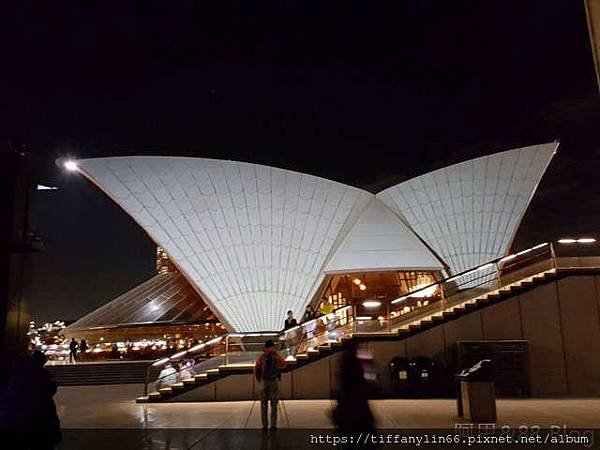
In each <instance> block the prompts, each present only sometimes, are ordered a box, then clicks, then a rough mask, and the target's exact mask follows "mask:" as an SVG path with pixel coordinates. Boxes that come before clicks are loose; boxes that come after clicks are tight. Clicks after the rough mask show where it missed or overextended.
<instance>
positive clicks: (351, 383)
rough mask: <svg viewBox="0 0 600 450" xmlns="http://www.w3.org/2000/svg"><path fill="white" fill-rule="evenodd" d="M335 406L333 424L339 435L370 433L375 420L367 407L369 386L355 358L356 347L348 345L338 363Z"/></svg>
mask: <svg viewBox="0 0 600 450" xmlns="http://www.w3.org/2000/svg"><path fill="white" fill-rule="evenodd" d="M339 380H340V385H339V390H338V391H337V392H336V400H337V405H336V407H335V409H334V410H333V415H332V418H333V422H334V424H335V427H336V429H337V430H338V431H339V432H340V433H341V434H344V433H357V432H359V433H360V432H369V431H372V430H373V428H374V426H375V420H374V418H373V414H372V413H371V408H370V407H369V396H370V391H371V388H370V385H369V383H368V382H367V380H366V379H365V377H364V372H363V367H362V364H361V362H360V360H359V359H358V357H357V356H356V345H355V344H353V343H352V344H350V346H349V347H348V348H347V349H346V350H345V352H344V353H343V355H342V358H341V361H340V373H339Z"/></svg>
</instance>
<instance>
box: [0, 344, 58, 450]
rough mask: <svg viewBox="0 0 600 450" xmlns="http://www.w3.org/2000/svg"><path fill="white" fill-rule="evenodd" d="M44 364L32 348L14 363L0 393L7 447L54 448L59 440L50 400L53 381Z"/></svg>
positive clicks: (1, 425) (0, 416)
mask: <svg viewBox="0 0 600 450" xmlns="http://www.w3.org/2000/svg"><path fill="white" fill-rule="evenodd" d="M45 363H46V355H44V354H43V353H42V352H39V351H35V352H34V353H33V354H32V356H31V357H25V358H21V359H19V360H17V361H15V364H13V370H12V376H11V379H10V382H9V383H8V385H7V386H5V387H4V389H2V391H1V394H0V395H1V396H2V398H1V401H0V405H2V407H1V410H0V429H2V430H3V431H7V432H8V433H9V436H10V439H11V441H12V443H11V445H10V446H9V447H7V448H18V449H30V450H38V449H39V450H41V449H53V448H54V446H55V445H56V444H57V443H58V442H60V440H61V434H60V421H59V419H58V415H57V414H56V405H55V404H54V399H53V396H54V394H55V393H56V381H55V380H54V378H53V377H52V375H51V374H50V373H49V372H48V371H47V370H46V369H44V364H45ZM5 411H8V415H6V414H5Z"/></svg>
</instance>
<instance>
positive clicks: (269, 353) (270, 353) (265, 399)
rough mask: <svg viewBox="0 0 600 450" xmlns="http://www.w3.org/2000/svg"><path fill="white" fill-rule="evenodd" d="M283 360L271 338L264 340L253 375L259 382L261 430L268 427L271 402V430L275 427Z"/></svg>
mask: <svg viewBox="0 0 600 450" xmlns="http://www.w3.org/2000/svg"><path fill="white" fill-rule="evenodd" d="M285 367H286V364H285V360H284V359H283V358H282V357H281V356H279V354H278V353H277V349H276V348H275V344H274V343H273V341H272V340H270V339H269V340H268V341H266V342H265V349H264V351H263V354H262V355H260V357H259V358H258V359H257V360H256V364H255V365H254V376H255V377H256V379H257V380H258V382H259V383H260V413H261V419H262V426H263V430H267V429H268V428H269V421H268V409H269V403H271V430H276V429H277V405H278V403H279V381H280V380H281V370H282V369H285Z"/></svg>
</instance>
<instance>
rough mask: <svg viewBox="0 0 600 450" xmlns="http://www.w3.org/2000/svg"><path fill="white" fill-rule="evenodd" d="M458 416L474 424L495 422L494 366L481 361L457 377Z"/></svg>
mask: <svg viewBox="0 0 600 450" xmlns="http://www.w3.org/2000/svg"><path fill="white" fill-rule="evenodd" d="M456 379H457V409H458V415H459V416H460V417H464V418H465V419H467V420H469V421H471V422H475V423H482V422H486V423H491V422H496V396H495V392H494V366H493V364H492V360H490V359H482V360H481V361H479V362H478V363H477V364H475V365H474V366H473V367H470V368H468V369H465V370H463V371H462V372H461V373H460V374H458V375H457V377H456Z"/></svg>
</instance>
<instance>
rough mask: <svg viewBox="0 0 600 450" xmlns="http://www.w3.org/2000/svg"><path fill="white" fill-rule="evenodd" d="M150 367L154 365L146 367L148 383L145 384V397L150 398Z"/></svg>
mask: <svg viewBox="0 0 600 450" xmlns="http://www.w3.org/2000/svg"><path fill="white" fill-rule="evenodd" d="M150 367H152V364H148V365H147V366H146V382H145V383H144V395H143V396H144V397H148V383H150Z"/></svg>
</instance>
